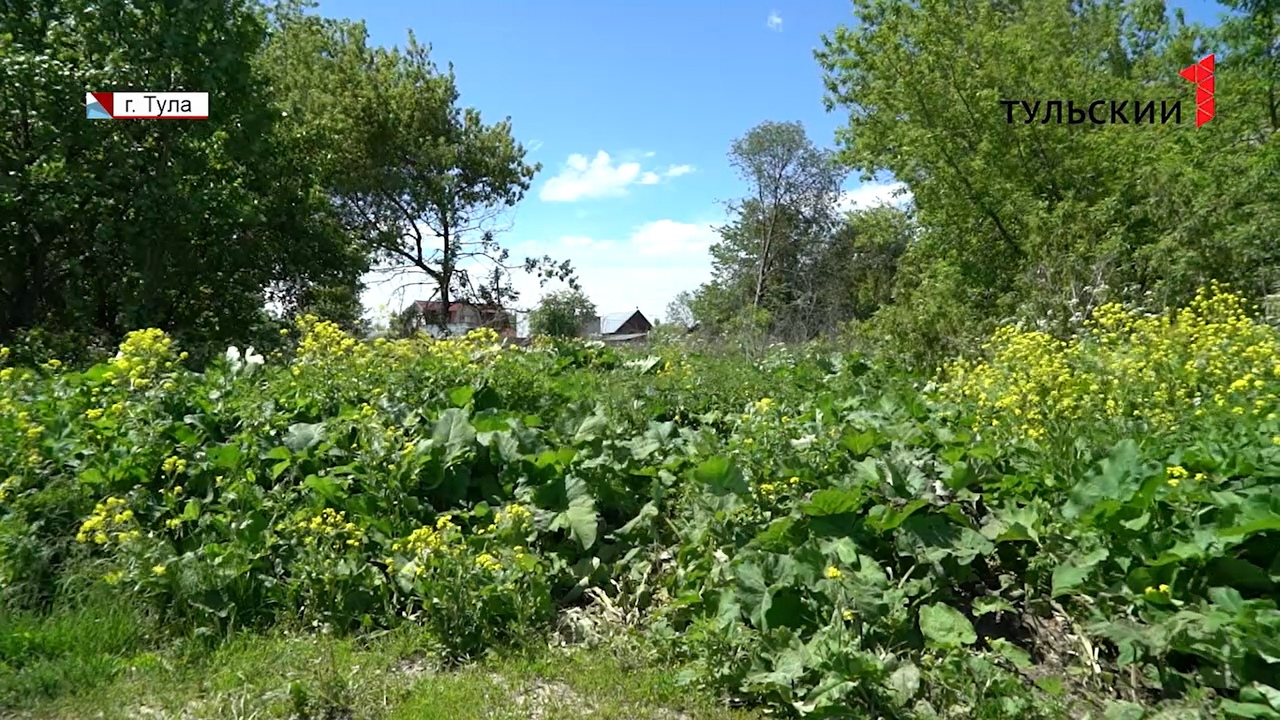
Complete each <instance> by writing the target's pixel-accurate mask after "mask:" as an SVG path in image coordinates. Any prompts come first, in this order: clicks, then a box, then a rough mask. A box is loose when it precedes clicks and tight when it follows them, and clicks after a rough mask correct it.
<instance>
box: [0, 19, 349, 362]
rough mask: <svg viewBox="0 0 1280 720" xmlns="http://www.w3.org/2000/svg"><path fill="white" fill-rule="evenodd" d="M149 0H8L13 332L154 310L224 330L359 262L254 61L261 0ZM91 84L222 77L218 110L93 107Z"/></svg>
mask: <svg viewBox="0 0 1280 720" xmlns="http://www.w3.org/2000/svg"><path fill="white" fill-rule="evenodd" d="M148 7H149V10H148V11H147V12H139V11H137V8H136V7H135V4H134V3H129V2H123V0H102V1H101V2H88V1H87V0H67V1H66V2H57V3H49V2H39V3H16V4H15V3H6V4H4V5H2V6H0V28H3V30H2V31H0V116H3V120H4V122H3V124H2V126H0V343H3V342H10V341H12V340H13V339H14V338H15V337H17V336H23V335H25V336H30V334H31V333H32V332H33V331H35V330H43V331H46V333H45V334H46V335H51V336H54V337H59V336H60V337H61V339H62V340H63V342H62V343H60V344H55V345H56V346H55V347H51V348H48V349H49V350H50V351H56V352H60V353H73V352H75V351H76V350H77V349H81V348H84V347H85V345H86V341H88V340H96V341H98V342H100V344H101V346H103V347H109V346H111V345H113V344H114V343H115V342H117V341H118V340H119V338H120V337H121V336H122V335H123V334H124V333H125V332H126V331H128V330H131V329H135V328H140V327H148V326H155V327H160V328H163V329H166V330H168V331H171V332H172V333H173V334H174V335H176V336H177V337H178V338H179V340H180V341H181V342H183V343H184V344H186V345H187V346H188V347H191V348H192V349H193V350H200V349H204V348H214V347H216V346H219V345H221V346H222V347H225V344H227V343H239V342H244V338H245V335H246V334H247V333H250V332H252V331H253V326H254V325H255V324H256V323H257V322H258V319H259V318H260V317H262V309H263V307H264V306H265V304H266V303H267V302H268V301H270V300H275V301H276V302H278V303H280V304H282V305H288V304H290V303H291V302H292V301H293V299H294V298H296V296H298V295H299V294H300V293H302V292H304V291H305V290H306V289H307V288H309V287H311V286H313V285H316V284H317V283H324V284H333V283H339V284H340V283H342V282H345V280H344V278H345V277H348V276H349V275H350V274H351V273H350V270H351V267H350V265H351V260H352V256H351V255H350V254H348V253H347V247H346V244H345V242H344V238H343V235H342V234H341V232H340V230H339V228H338V227H337V226H336V225H335V224H333V223H331V222H330V219H331V215H330V213H329V212H328V203H327V201H326V200H325V198H323V197H322V196H319V195H317V194H316V192H315V187H314V183H313V180H312V178H313V176H314V173H313V172H312V168H311V167H310V164H309V158H308V157H307V156H306V155H305V154H300V153H298V152H295V151H296V150H297V149H298V148H299V146H298V143H297V142H296V141H295V140H296V139H295V138H293V137H291V136H290V135H289V133H288V132H286V131H284V129H283V128H282V126H281V124H280V122H279V121H280V114H279V112H277V111H276V109H275V108H273V106H272V93H271V88H270V86H269V85H268V83H267V82H266V78H265V77H263V76H262V75H261V73H259V72H258V70H257V68H256V67H255V65H254V62H253V61H254V59H255V57H256V56H257V53H258V52H259V51H260V49H261V47H262V44H263V41H264V38H265V28H266V25H265V22H264V18H263V16H262V13H261V9H260V7H259V6H258V5H257V4H256V3H254V2H251V1H250V0H231V1H227V0H218V1H216V2H215V1H213V0H207V1H197V2H188V3H183V4H182V6H181V9H180V10H179V8H178V6H176V5H172V4H165V3H160V4H154V6H148ZM88 90H115V91H130V90H132V91H180V90H188V91H201V92H208V93H209V96H210V103H211V112H210V119H209V120H205V121H192V122H149V121H127V122H113V121H109V120H99V121H89V120H86V119H85V117H84V115H83V111H79V110H77V109H76V108H75V107H73V106H72V105H69V104H68V103H69V102H70V103H73V104H74V103H78V102H79V100H80V98H83V97H84V94H85V92H86V91H88ZM356 261H357V262H358V261H359V258H358V254H357V257H356ZM64 357H66V356H65V355H64Z"/></svg>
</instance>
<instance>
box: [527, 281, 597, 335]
mask: <svg viewBox="0 0 1280 720" xmlns="http://www.w3.org/2000/svg"><path fill="white" fill-rule="evenodd" d="M595 316H596V306H595V304H594V303H592V302H591V299H590V298H588V297H587V296H586V295H585V294H584V293H583V292H582V291H580V290H573V289H568V290H559V291H556V292H552V293H548V294H547V295H545V296H544V297H543V298H542V301H541V302H540V303H538V307H537V308H535V309H534V310H533V312H531V313H529V333H530V334H532V335H546V336H549V337H561V338H564V337H576V336H578V335H580V334H581V333H582V329H583V326H584V325H585V324H586V323H587V322H588V321H590V320H591V319H592V318H594V317H595Z"/></svg>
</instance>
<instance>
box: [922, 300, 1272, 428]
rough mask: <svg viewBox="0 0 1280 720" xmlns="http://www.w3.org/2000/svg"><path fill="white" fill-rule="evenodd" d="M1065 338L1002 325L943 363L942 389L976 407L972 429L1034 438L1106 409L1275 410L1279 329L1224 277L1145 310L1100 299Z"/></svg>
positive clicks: (1124, 415) (1161, 419) (1141, 419)
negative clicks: (1175, 306) (1177, 301)
mask: <svg viewBox="0 0 1280 720" xmlns="http://www.w3.org/2000/svg"><path fill="white" fill-rule="evenodd" d="M1086 327H1087V332H1086V333H1085V334H1084V335H1082V336H1081V337H1078V338H1074V339H1072V340H1068V341H1064V340H1059V339H1055V338H1052V337H1050V336H1048V335H1046V334H1044V333H1040V332H1028V331H1022V330H1018V329H1016V328H1011V327H1005V328H1001V329H1000V330H999V331H997V332H996V333H995V335H994V336H993V337H992V339H991V341H990V342H989V343H988V345H987V347H986V350H987V352H988V356H987V358H985V359H982V360H978V361H959V362H956V363H953V364H951V365H950V366H948V367H946V368H945V370H944V372H945V374H946V376H947V379H946V381H945V382H944V383H943V384H942V392H943V394H944V395H945V396H949V397H951V398H952V399H955V400H957V401H960V402H968V403H972V406H973V407H974V408H976V410H977V412H976V414H975V416H976V421H975V426H974V429H975V430H987V431H990V430H992V429H994V430H995V431H996V432H1000V433H1008V434H1010V435H1013V436H1016V437H1021V438H1025V439H1030V440H1040V439H1043V438H1044V437H1045V436H1046V433H1048V432H1051V431H1053V432H1057V433H1059V434H1061V433H1070V432H1071V431H1072V428H1073V426H1074V424H1075V423H1078V422H1081V421H1083V420H1093V419H1105V420H1108V421H1111V422H1115V423H1122V424H1131V423H1140V424H1141V425H1142V426H1144V427H1148V428H1150V429H1152V430H1156V431H1161V430H1167V429H1171V428H1173V427H1175V426H1177V425H1178V424H1179V423H1181V422H1183V420H1184V419H1186V418H1187V417H1202V416H1205V415H1206V414H1210V413H1216V414H1226V413H1230V414H1234V415H1240V416H1247V417H1251V418H1254V419H1255V420H1261V419H1270V420H1274V419H1275V413H1276V411H1277V405H1278V398H1280V395H1278V392H1280V335H1278V334H1277V333H1276V331H1275V330H1274V329H1273V328H1271V327H1269V326H1267V325H1265V324H1263V323H1260V322H1257V321H1254V320H1253V319H1252V318H1251V317H1250V315H1249V313H1248V309H1247V307H1246V305H1245V302H1244V300H1243V299H1242V298H1240V297H1239V296H1238V295H1234V294H1231V293H1229V292H1227V291H1226V290H1224V289H1223V288H1222V287H1220V286H1213V287H1210V288H1208V289H1206V290H1203V291H1201V292H1200V293H1199V294H1198V295H1197V296H1196V298H1195V299H1194V300H1192V301H1191V303H1189V304H1188V305H1187V307H1185V308H1182V309H1180V310H1177V311H1176V312H1173V313H1168V314H1161V315H1151V314H1144V313H1141V312H1139V311H1136V310H1126V309H1125V308H1123V307H1122V306H1120V305H1118V304H1108V305H1104V306H1102V307H1100V308H1098V310H1097V311H1096V312H1095V313H1094V315H1093V317H1092V318H1090V319H1089V321H1088V322H1087V324H1086Z"/></svg>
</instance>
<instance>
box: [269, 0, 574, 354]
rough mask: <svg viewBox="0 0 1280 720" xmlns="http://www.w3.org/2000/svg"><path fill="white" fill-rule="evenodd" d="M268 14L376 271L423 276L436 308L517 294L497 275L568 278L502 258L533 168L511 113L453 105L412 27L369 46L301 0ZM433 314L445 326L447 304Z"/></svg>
mask: <svg viewBox="0 0 1280 720" xmlns="http://www.w3.org/2000/svg"><path fill="white" fill-rule="evenodd" d="M275 18H276V21H275V32H274V33H273V37H272V42H271V45H270V47H269V48H268V53H267V58H268V62H267V65H268V67H270V68H271V73H272V77H273V79H274V82H275V84H276V86H277V87H278V88H279V89H280V91H281V93H282V94H283V96H284V97H285V98H286V101H287V102H288V104H289V106H290V108H291V111H292V114H293V116H294V117H296V118H298V119H299V120H298V122H299V123H300V124H301V125H302V126H303V127H304V128H305V129H304V130H303V132H304V133H305V135H306V136H307V137H309V138H310V139H311V140H312V142H313V143H314V144H315V146H316V147H319V148H323V150H324V154H325V156H326V158H328V161H327V163H326V165H325V167H324V171H323V174H322V184H323V186H324V187H325V188H326V190H327V192H328V194H329V195H330V196H331V197H332V198H334V200H335V202H336V204H337V207H338V208H339V210H340V212H341V216H342V220H343V225H344V227H345V228H346V229H347V231H348V232H350V233H351V234H352V235H353V236H355V237H356V238H358V240H359V242H360V243H361V244H362V246H363V247H365V248H367V250H368V251H369V252H370V253H371V255H372V257H373V259H374V260H375V262H377V263H379V265H380V267H381V269H383V270H387V271H389V272H406V271H408V272H412V273H420V274H421V275H425V276H426V278H427V281H426V282H425V283H417V284H426V285H427V286H429V287H430V288H431V291H432V295H431V298H432V299H435V300H438V301H439V306H440V307H449V305H450V303H452V302H454V301H456V300H481V301H484V300H493V299H494V298H498V299H500V300H507V301H509V300H511V299H513V298H514V292H513V291H512V290H511V289H510V285H509V283H501V282H500V283H498V284H496V285H495V283H494V282H493V278H494V277H495V273H497V275H498V276H499V277H500V276H501V275H502V273H503V272H504V271H508V272H509V271H511V270H515V269H520V268H523V269H524V270H527V271H535V270H540V271H542V273H543V275H544V276H550V277H555V278H571V277H572V270H571V268H570V267H569V265H568V263H559V264H556V263H553V262H552V261H551V259H550V258H545V257H544V258H541V259H533V258H529V259H526V260H525V261H524V263H523V264H511V263H510V262H509V252H508V250H506V249H505V248H503V247H502V246H501V244H500V243H499V241H498V233H499V232H500V231H501V230H502V227H501V220H502V217H503V216H504V213H505V212H506V211H507V210H509V209H510V208H512V207H513V206H514V205H515V204H516V203H518V202H519V201H520V199H521V198H522V197H523V196H524V193H525V192H526V191H527V190H528V189H529V186H530V183H531V181H532V179H533V177H534V174H535V173H536V172H537V171H538V170H539V167H540V166H539V165H537V164H529V163H526V162H525V160H524V157H525V149H524V147H523V146H522V145H521V144H520V143H519V142H517V141H516V140H515V138H514V137H513V135H512V127H511V121H510V118H507V119H505V120H503V121H501V122H498V123H493V124H487V123H485V122H484V121H483V120H482V119H481V117H480V113H479V112H478V111H476V110H474V109H470V108H462V107H459V106H458V104H457V103H458V89H457V85H456V80H455V76H454V74H453V68H452V66H450V67H449V69H448V70H447V71H444V72H442V71H440V70H439V69H438V68H437V67H436V66H435V64H434V63H433V62H432V60H431V58H430V47H429V46H425V45H421V44H419V43H418V42H417V40H416V39H415V38H414V36H413V34H412V33H410V35H409V39H408V43H407V45H406V47H405V48H404V49H398V48H390V49H383V48H375V47H370V46H369V44H368V34H367V31H366V30H365V27H364V25H363V23H358V22H351V21H342V20H329V19H325V18H321V17H318V16H315V15H308V14H306V13H304V12H303V5H302V4H300V3H284V4H281V5H279V6H277V7H276V8H275ZM473 275H475V277H474V278H473ZM431 320H433V321H435V322H436V323H437V324H439V326H440V327H441V329H442V330H444V329H445V325H446V317H445V315H444V314H443V313H440V314H439V316H438V317H436V318H432V319H431Z"/></svg>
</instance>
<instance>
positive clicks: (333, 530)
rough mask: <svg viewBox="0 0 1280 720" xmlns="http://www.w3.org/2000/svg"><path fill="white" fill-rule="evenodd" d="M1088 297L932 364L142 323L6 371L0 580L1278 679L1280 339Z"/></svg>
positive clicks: (905, 703)
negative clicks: (245, 332) (199, 351)
mask: <svg viewBox="0 0 1280 720" xmlns="http://www.w3.org/2000/svg"><path fill="white" fill-rule="evenodd" d="M1089 327H1090V330H1088V331H1086V332H1085V333H1083V334H1082V335H1080V336H1079V337H1077V338H1075V339H1074V340H1072V341H1071V342H1069V343H1067V344H1065V345H1064V344H1062V343H1061V342H1060V341H1056V340H1054V339H1052V338H1050V337H1048V336H1046V335H1043V334H1041V333H1039V332H1037V331H1020V330H1015V329H1006V330H1004V331H1002V332H1000V333H998V334H997V335H996V336H995V337H994V338H993V341H992V345H991V349H990V353H989V355H988V356H987V357H986V358H985V359H983V360H980V361H976V362H972V363H965V364H959V365H956V366H954V367H951V368H948V369H946V372H945V373H944V376H942V377H940V378H938V382H936V383H933V384H931V385H929V386H927V387H924V386H921V385H920V384H919V383H916V382H912V381H911V379H910V377H909V376H902V375H898V374H896V373H895V372H893V371H891V370H889V369H888V368H885V367H882V366H880V365H879V364H878V363H876V362H874V361H872V360H869V359H868V358H866V357H862V356H857V355H848V354H841V353H836V354H832V355H828V354H822V353H814V352H808V353H806V352H801V351H797V350H788V349H785V348H775V349H773V350H772V351H771V352H770V353H769V354H768V355H767V356H766V357H765V358H764V359H762V360H761V361H760V362H758V363H754V364H752V363H747V362H745V361H733V360H729V359H726V358H724V357H719V356H714V355H712V356H697V355H693V356H690V355H687V354H685V353H682V352H680V351H679V350H678V349H674V348H673V349H672V350H668V351H664V352H662V353H661V354H656V355H651V356H647V357H635V358H630V357H628V356H625V355H619V354H617V352H616V351H614V350H612V349H610V348H607V347H603V346H598V345H592V344H583V343H580V342H577V341H556V342H552V341H547V342H544V343H539V344H538V345H536V346H534V347H531V348H513V347H505V348H504V347H502V346H500V345H499V344H498V343H497V337H496V335H493V334H491V333H484V332H476V333H473V334H472V335H470V336H468V337H467V338H464V339H457V340H432V339H430V338H426V337H425V336H419V337H418V338H415V339H411V340H398V341H385V340H379V341H374V342H360V341H357V340H355V339H354V338H350V337H348V336H346V335H345V334H344V333H343V332H342V331H341V330H340V329H339V328H337V326H335V325H333V324H331V323H327V322H323V321H318V320H317V319H315V318H312V317H308V318H303V319H302V320H301V321H300V323H299V326H298V328H297V336H296V337H297V342H296V345H295V346H294V347H293V348H292V349H291V350H290V351H288V352H287V353H285V354H284V355H278V356H273V357H271V358H264V357H262V356H260V355H257V354H256V353H245V354H241V353H240V352H239V351H235V352H230V353H228V358H227V359H226V360H223V361H219V362H217V363H215V364H214V365H213V366H211V367H210V368H209V369H208V370H207V371H205V372H203V373H195V372H192V371H189V370H186V369H184V368H182V367H181V366H180V365H179V364H178V361H179V358H180V357H181V355H180V353H179V351H178V349H177V348H176V347H175V346H174V345H173V344H172V343H171V341H170V340H169V339H168V338H167V337H166V336H165V335H164V334H163V333H160V332H158V331H146V332H139V333H134V334H132V335H131V336H130V337H129V338H128V339H127V340H126V342H125V343H124V345H123V346H122V348H121V351H120V353H119V354H118V355H117V357H116V358H115V359H114V360H112V361H110V362H109V363H104V364H100V365H97V366H94V367H91V368H88V369H86V370H83V371H74V370H67V369H66V368H64V367H62V366H61V365H60V363H58V362H57V361H49V362H47V363H45V364H44V365H43V366H41V367H38V368H14V367H6V368H5V369H4V370H3V371H0V378H3V385H0V403H3V408H2V410H3V414H2V415H0V418H2V419H0V448H3V451H4V454H3V455H2V456H0V462H2V463H3V466H2V467H3V468H4V475H5V476H6V478H7V479H6V480H5V481H4V483H3V505H2V506H0V563H2V565H0V572H3V577H4V585H3V587H4V594H5V598H4V600H5V601H6V605H7V606H8V607H11V608H27V612H39V610H40V608H42V607H57V606H58V605H59V602H60V600H59V598H60V597H61V595H62V594H63V593H65V591H63V590H60V588H61V587H63V586H66V585H67V584H68V583H72V584H76V583H78V584H79V585H81V586H83V585H86V584H87V585H88V586H90V587H95V586H96V587H97V589H98V590H99V591H103V592H109V593H112V594H113V595H114V596H116V597H119V598H120V599H121V601H122V604H121V607H126V606H134V605H135V604H136V606H138V607H140V608H145V609H146V612H147V613H148V617H151V618H153V622H154V629H153V630H151V631H150V633H149V636H150V640H151V641H152V642H156V641H157V638H163V637H184V636H192V635H193V634H194V636H197V637H198V636H200V635H202V634H207V633H211V635H210V637H213V638H217V637H222V636H224V635H225V634H226V633H228V632H246V631H255V630H266V629H268V628H272V627H276V628H294V629H306V628H323V629H328V630H330V631H333V632H336V633H338V634H347V633H352V632H354V633H356V635H357V636H360V635H362V634H368V633H371V632H376V631H380V630H386V629H395V628H403V627H418V628H420V629H421V631H422V633H423V634H424V635H423V636H424V637H429V638H430V639H431V643H432V645H431V646H432V648H433V650H434V656H435V657H438V658H440V659H441V660H442V661H444V662H457V661H466V660H467V659H470V658H477V657H480V656H482V655H483V654H485V653H486V652H487V651H491V650H494V649H500V648H505V647H511V646H519V645H521V644H524V643H528V642H530V641H536V640H537V638H539V637H543V636H545V634H546V633H547V632H548V631H549V630H550V629H551V628H552V627H553V625H554V622H555V619H556V616H557V614H558V613H557V610H556V608H559V609H560V610H559V614H563V613H565V612H567V608H569V607H572V606H577V605H582V604H583V603H584V602H585V601H586V600H588V599H589V598H591V597H593V596H596V594H597V593H598V592H602V593H603V596H600V597H603V598H606V599H607V600H598V601H597V604H598V603H599V602H607V606H608V607H611V608H614V609H615V610H616V611H617V612H618V615H619V616H620V617H626V616H629V617H630V618H631V620H630V621H629V623H625V622H622V621H621V620H618V621H617V622H616V624H617V625H618V626H619V628H620V627H621V626H623V625H627V626H628V627H630V628H632V631H634V632H639V633H640V636H639V637H642V638H644V643H645V646H646V647H648V648H649V651H650V652H651V653H654V655H652V656H651V657H654V658H666V661H667V662H669V663H673V664H675V665H676V666H678V667H680V668H681V669H682V678H683V679H684V680H685V681H687V682H689V683H692V684H694V685H695V686H700V687H703V688H705V689H707V690H708V691H710V692H711V693H712V694H713V695H725V696H731V697H737V698H739V699H740V700H742V701H745V702H748V703H763V704H765V705H768V706H772V707H775V708H780V709H784V710H789V711H791V712H801V713H805V714H809V715H816V716H831V714H832V713H836V714H838V713H847V712H850V711H856V712H870V713H873V714H880V715H887V716H902V717H933V716H935V715H937V716H955V715H957V714H959V715H964V716H970V717H1068V716H1070V717H1079V716H1081V715H1082V714H1084V713H1093V714H1094V716H1100V715H1099V713H1101V712H1102V710H1103V709H1104V708H1106V709H1107V712H1109V713H1111V714H1112V715H1111V716H1113V717H1114V716H1117V715H1116V713H1121V716H1124V717H1129V716H1131V715H1132V716H1134V717H1141V716H1142V712H1143V710H1142V708H1154V707H1159V706H1163V705H1168V706H1170V707H1178V708H1184V709H1199V710H1200V711H1202V712H1206V713H1215V714H1218V715H1222V714H1226V715H1232V714H1234V715H1235V716H1239V717H1272V716H1275V715H1277V714H1280V709H1278V708H1276V707H1274V706H1273V705H1272V703H1273V702H1274V697H1275V692H1276V691H1275V690H1274V688H1276V687H1277V686H1278V685H1280V678H1278V677H1277V674H1278V670H1277V665H1276V658H1277V657H1280V652H1278V650H1280V648H1277V647H1276V643H1277V642H1280V632H1278V631H1280V609H1277V607H1276V591H1275V583H1276V582H1277V580H1280V565H1277V564H1276V558H1277V556H1280V553H1278V552H1277V550H1278V548H1277V542H1278V541H1280V536H1277V531H1280V497H1278V496H1277V494H1276V488H1277V487H1278V486H1277V484H1276V479H1277V477H1280V420H1277V414H1276V413H1277V412H1278V410H1280V336H1278V335H1277V332H1276V331H1275V330H1274V329H1272V328H1271V327H1269V326H1266V325H1264V324H1260V323H1258V322H1255V321H1253V320H1251V319H1250V317H1249V315H1248V314H1247V313H1246V311H1245V307H1244V305H1243V304H1242V302H1241V300H1240V298H1239V297H1238V296H1235V295H1231V294H1226V293H1223V292H1221V291H1219V290H1209V291H1206V292H1205V293H1203V294H1202V295H1201V296H1199V297H1198V299H1197V300H1196V301H1195V302H1193V303H1192V304H1190V305H1189V306H1187V307H1186V308H1184V309H1182V310H1180V311H1179V312H1178V313H1176V314H1171V315H1158V316H1149V315H1144V314H1142V313H1139V312H1137V311H1136V310H1134V311H1130V310H1126V309H1124V308H1121V307H1120V306H1105V307H1103V308H1100V309H1099V311H1098V313H1096V314H1095V317H1094V319H1093V321H1092V323H1091V324H1090V326H1089ZM73 581H74V582H73ZM41 622H57V620H56V615H55V616H51V619H49V620H45V621H41ZM140 642H142V640H141V639H139V637H135V636H134V635H132V634H130V635H126V636H125V637H123V638H121V639H120V640H118V641H116V644H115V645H114V646H112V647H111V648H110V649H109V650H108V651H107V652H106V653H105V655H104V659H103V661H102V664H101V667H102V668H104V669H110V668H112V667H113V665H112V662H110V660H109V659H110V658H112V657H116V655H113V653H116V654H119V653H127V652H130V651H135V652H136V651H137V647H136V645H137V644H138V643H140ZM36 657H39V655H38V653H37V651H36V649H35V648H34V647H29V646H26V645H24V644H22V643H21V642H18V643H16V644H14V643H11V644H10V645H9V646H7V649H6V650H5V656H4V663H5V668H6V670H5V672H6V673H7V674H8V676H9V678H10V680H9V681H8V683H9V686H10V687H16V688H23V689H26V690H30V689H31V687H32V684H31V682H32V681H30V680H27V679H26V678H28V676H29V673H31V672H35V671H36V670H33V669H32V668H40V667H41V665H40V664H39V663H36V664H34V665H32V663H33V661H34V658H36ZM46 691H47V692H52V693H54V694H55V695H56V694H59V693H61V692H63V691H61V690H58V689H55V688H46ZM30 701H31V698H30V697H27V696H25V695H23V694H21V693H19V694H16V695H10V696H8V697H6V699H5V703H6V704H9V705H14V704H19V705H20V704H23V703H25V702H30Z"/></svg>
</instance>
